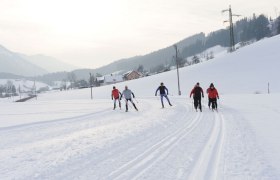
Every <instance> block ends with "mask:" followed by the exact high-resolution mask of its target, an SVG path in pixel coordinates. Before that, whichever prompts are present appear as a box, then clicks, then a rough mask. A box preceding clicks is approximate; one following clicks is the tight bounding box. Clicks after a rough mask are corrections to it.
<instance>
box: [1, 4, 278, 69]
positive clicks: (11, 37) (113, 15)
mask: <svg viewBox="0 0 280 180" xmlns="http://www.w3.org/2000/svg"><path fill="white" fill-rule="evenodd" d="M230 4H231V6H232V10H233V13H235V14H241V15H243V16H245V17H248V16H252V14H253V13H256V14H257V15H259V14H261V13H263V14H265V15H267V16H269V17H270V16H271V17H272V18H275V17H276V16H277V15H278V16H279V15H280V0H211V1H210V0H195V1H193V0H0V44H1V45H3V46H5V47H7V48H8V49H10V50H12V51H16V52H21V53H25V54H28V55H33V54H45V55H49V56H53V57H55V58H58V59H59V60H61V61H64V62H68V63H70V64H73V65H76V66H79V67H86V68H97V67H100V66H102V65H106V64H108V63H110V62H113V61H115V60H119V59H121V58H128V57H132V56H136V55H144V54H147V53H149V52H152V51H155V50H158V49H161V48H164V47H167V46H169V45H172V44H174V43H175V42H177V41H180V40H182V39H184V38H186V37H188V36H191V35H193V34H196V33H199V32H205V33H209V32H211V31H215V30H217V29H222V28H225V27H226V24H223V21H224V20H227V19H228V14H227V13H225V14H222V13H221V10H223V9H227V8H228V7H229V5H230Z"/></svg>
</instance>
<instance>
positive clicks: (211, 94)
mask: <svg viewBox="0 0 280 180" xmlns="http://www.w3.org/2000/svg"><path fill="white" fill-rule="evenodd" d="M158 91H159V94H160V99H161V105H162V108H164V103H163V97H164V98H165V99H166V100H167V101H168V104H169V105H170V106H172V104H171V103H170V100H169V98H168V96H167V95H168V89H167V88H166V87H165V86H164V84H163V83H160V86H159V87H158V88H157V89H156V92H155V96H157V92H158ZM206 93H207V94H208V107H209V109H210V108H212V110H215V109H216V110H217V107H218V104H217V99H219V94H218V91H217V89H216V88H215V87H214V84H213V83H211V84H210V86H209V88H208V89H207V90H206ZM191 96H193V100H194V101H193V104H194V108H195V110H196V111H197V109H199V110H200V111H202V106H201V97H202V98H204V93H203V89H202V88H201V87H200V85H199V82H198V83H196V85H195V86H194V88H193V89H192V90H191V93H190V98H191ZM111 97H112V100H114V110H115V109H116V102H117V101H118V103H119V108H120V109H121V100H122V97H124V99H125V108H126V112H127V111H128V101H130V102H131V103H132V105H133V107H134V108H135V110H136V111H138V109H137V107H136V105H135V103H134V102H133V100H132V97H133V98H135V95H134V93H133V92H132V91H131V90H130V89H128V87H127V86H125V89H124V90H123V92H122V93H121V92H120V91H119V90H118V89H117V88H116V87H115V86H113V90H112V95H111Z"/></svg>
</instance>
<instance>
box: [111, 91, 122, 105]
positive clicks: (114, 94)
mask: <svg viewBox="0 0 280 180" xmlns="http://www.w3.org/2000/svg"><path fill="white" fill-rule="evenodd" d="M119 95H120V96H119ZM111 96H112V100H114V110H115V109H116V101H117V100H118V101H119V107H120V109H121V101H120V97H121V96H122V94H121V93H120V91H119V90H118V89H116V87H115V86H113V90H112V95H111Z"/></svg>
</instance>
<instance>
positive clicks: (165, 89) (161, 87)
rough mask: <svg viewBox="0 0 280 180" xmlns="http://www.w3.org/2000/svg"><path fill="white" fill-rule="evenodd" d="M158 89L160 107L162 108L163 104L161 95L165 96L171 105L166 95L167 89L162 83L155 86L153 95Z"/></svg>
mask: <svg viewBox="0 0 280 180" xmlns="http://www.w3.org/2000/svg"><path fill="white" fill-rule="evenodd" d="M158 91H159V94H160V99H161V105H162V108H164V104H163V97H165V98H166V99H167V101H168V103H169V105H170V106H172V104H171V103H170V101H169V99H168V97H167V95H168V89H167V88H166V87H165V86H164V85H163V83H160V86H159V87H158V88H157V90H156V93H155V96H157V92H158Z"/></svg>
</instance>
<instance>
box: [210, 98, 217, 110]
mask: <svg viewBox="0 0 280 180" xmlns="http://www.w3.org/2000/svg"><path fill="white" fill-rule="evenodd" d="M208 106H209V107H210V106H211V108H212V109H217V108H218V104H217V98H209V101H208Z"/></svg>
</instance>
